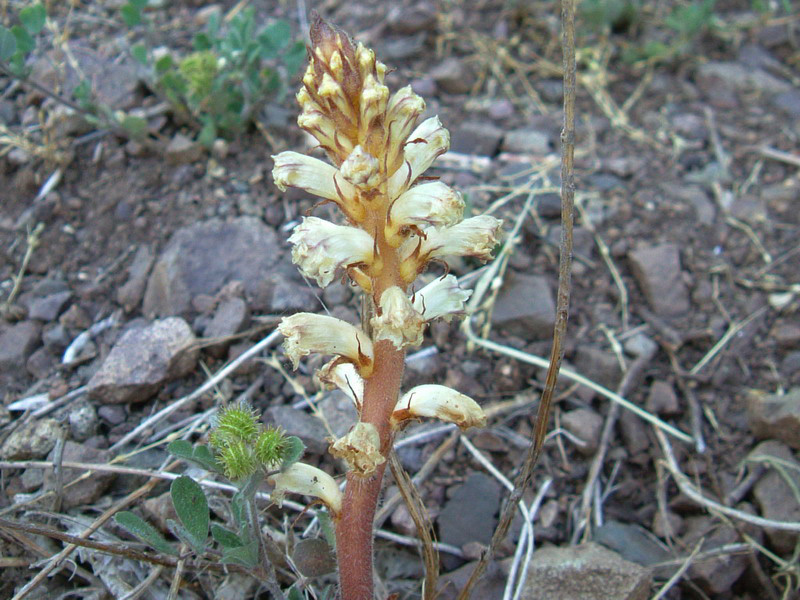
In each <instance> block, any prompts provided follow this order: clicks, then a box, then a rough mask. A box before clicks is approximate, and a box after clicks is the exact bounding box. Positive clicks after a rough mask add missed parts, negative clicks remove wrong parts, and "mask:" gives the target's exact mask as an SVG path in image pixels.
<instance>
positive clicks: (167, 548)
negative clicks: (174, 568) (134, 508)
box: [114, 511, 178, 556]
mask: <svg viewBox="0 0 800 600" xmlns="http://www.w3.org/2000/svg"><path fill="white" fill-rule="evenodd" d="M114 520H115V521H116V522H117V523H118V524H119V525H120V526H122V527H124V528H125V529H127V530H128V531H130V532H131V533H132V534H133V535H135V536H136V537H137V538H139V539H140V540H141V541H143V542H144V543H145V544H149V545H150V546H152V547H153V548H155V549H156V550H158V551H159V552H161V553H162V554H168V555H170V556H178V551H177V550H176V549H175V548H174V547H173V546H172V544H170V543H169V542H168V541H167V540H165V539H164V536H162V535H161V534H160V533H159V532H158V530H157V529H156V528H155V527H153V526H152V525H150V524H149V523H147V522H146V521H145V520H144V519H142V518H141V517H139V516H138V515H136V514H134V513H132V512H130V511H123V512H118V513H117V514H116V515H114Z"/></svg>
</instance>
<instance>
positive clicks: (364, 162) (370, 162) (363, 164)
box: [339, 146, 378, 188]
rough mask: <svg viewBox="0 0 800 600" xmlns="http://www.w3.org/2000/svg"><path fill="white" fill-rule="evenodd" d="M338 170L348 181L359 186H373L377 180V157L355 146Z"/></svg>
mask: <svg viewBox="0 0 800 600" xmlns="http://www.w3.org/2000/svg"><path fill="white" fill-rule="evenodd" d="M339 170H340V171H341V173H342V177H344V178H345V179H346V180H347V181H348V182H349V183H351V184H352V185H354V186H356V187H360V188H372V187H375V185H376V184H377V180H378V159H377V158H375V157H374V156H372V155H370V154H369V153H368V152H365V151H364V149H363V148H362V147H361V146H356V147H355V148H353V151H352V152H351V153H350V156H348V157H347V159H346V160H345V161H344V162H343V163H342V165H341V166H340V167H339Z"/></svg>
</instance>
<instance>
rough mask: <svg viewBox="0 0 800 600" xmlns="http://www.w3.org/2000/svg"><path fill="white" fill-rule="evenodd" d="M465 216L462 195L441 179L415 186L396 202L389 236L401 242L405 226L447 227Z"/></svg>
mask: <svg viewBox="0 0 800 600" xmlns="http://www.w3.org/2000/svg"><path fill="white" fill-rule="evenodd" d="M463 216H464V200H463V199H462V198H461V194H459V193H458V192H457V191H455V190H454V189H453V188H451V187H449V186H447V185H445V184H444V183H442V182H441V181H434V182H431V183H423V184H420V185H415V186H414V187H412V188H411V189H410V190H408V191H406V192H405V193H403V194H402V195H401V196H400V197H399V198H397V200H395V201H394V202H393V203H392V207H391V209H390V210H389V218H388V224H387V226H386V229H387V232H386V237H387V238H388V239H389V240H390V243H392V241H394V242H395V244H399V243H400V240H401V239H402V236H400V235H399V234H400V233H402V231H403V230H404V228H407V227H408V226H409V225H417V226H418V227H424V226H433V227H443V226H446V225H454V224H456V223H458V222H459V221H460V220H461V219H462V218H463Z"/></svg>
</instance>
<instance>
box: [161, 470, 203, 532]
mask: <svg viewBox="0 0 800 600" xmlns="http://www.w3.org/2000/svg"><path fill="white" fill-rule="evenodd" d="M169 491H170V495H171V496H172V504H173V505H174V506H175V512H176V513H177V514H178V518H179V519H180V520H181V523H182V524H183V526H184V527H185V528H186V531H187V532H188V534H189V536H190V538H191V540H193V541H194V542H195V543H194V544H192V546H199V547H203V546H204V545H205V541H206V538H208V523H209V510H208V501H207V500H206V495H205V494H204V493H203V488H201V487H200V484H199V483H197V482H196V481H195V480H194V479H192V478H191V477H187V476H186V475H181V476H180V477H178V478H177V479H176V480H175V481H173V482H172V485H171V486H170V490H169Z"/></svg>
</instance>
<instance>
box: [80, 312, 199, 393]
mask: <svg viewBox="0 0 800 600" xmlns="http://www.w3.org/2000/svg"><path fill="white" fill-rule="evenodd" d="M195 341H196V338H195V336H194V334H193V333H192V329H191V327H189V325H188V323H186V321H184V320H183V319H181V318H179V317H170V318H168V319H163V320H160V321H154V322H153V323H150V324H148V325H145V326H143V327H137V328H134V329H130V330H129V331H127V332H126V333H125V334H124V335H123V336H122V337H121V338H120V339H119V340H118V341H117V343H116V344H114V347H113V348H112V349H111V352H109V354H108V356H107V357H106V359H105V360H104V361H103V364H102V365H101V366H100V369H99V370H98V371H97V373H95V374H94V376H93V377H92V378H91V379H90V380H89V383H88V384H87V388H88V393H89V396H90V397H92V398H95V399H97V400H99V401H100V402H103V403H104V404H123V403H128V402H141V401H143V400H147V399H148V398H149V397H150V396H152V395H153V394H155V393H156V392H157V391H158V389H159V388H160V387H161V386H162V385H164V383H166V382H167V381H170V380H171V379H175V378H177V377H182V376H183V375H186V374H187V373H189V372H191V371H192V369H194V367H195V364H196V363H197V355H198V352H199V351H198V349H197V348H196V347H195V346H194V342H195Z"/></svg>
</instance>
